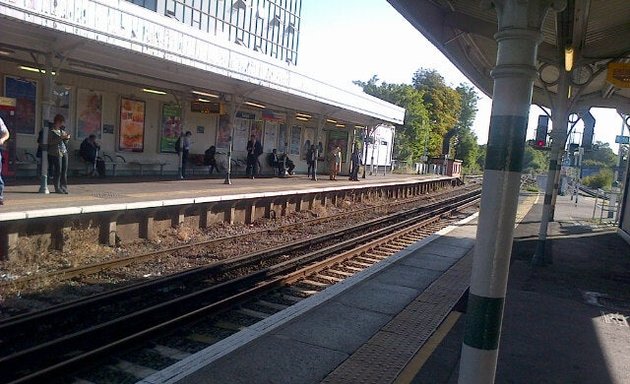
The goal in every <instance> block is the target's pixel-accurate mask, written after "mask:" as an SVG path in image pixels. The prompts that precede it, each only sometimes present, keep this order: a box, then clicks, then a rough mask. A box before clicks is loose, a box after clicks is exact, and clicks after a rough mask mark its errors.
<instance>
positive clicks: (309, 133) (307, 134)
mask: <svg viewBox="0 0 630 384" xmlns="http://www.w3.org/2000/svg"><path fill="white" fill-rule="evenodd" d="M311 145H315V146H317V143H316V142H315V129H313V128H304V145H302V160H307V158H306V154H307V153H308V150H309V149H310V148H311Z"/></svg>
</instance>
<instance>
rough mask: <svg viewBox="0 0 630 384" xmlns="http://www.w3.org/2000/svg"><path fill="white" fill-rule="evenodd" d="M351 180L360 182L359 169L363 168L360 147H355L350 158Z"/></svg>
mask: <svg viewBox="0 0 630 384" xmlns="http://www.w3.org/2000/svg"><path fill="white" fill-rule="evenodd" d="M350 161H351V163H352V164H351V167H350V180H352V181H359V167H360V166H361V156H360V155H359V147H358V146H355V147H354V151H352V156H351V158H350Z"/></svg>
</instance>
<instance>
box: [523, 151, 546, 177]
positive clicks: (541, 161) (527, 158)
mask: <svg viewBox="0 0 630 384" xmlns="http://www.w3.org/2000/svg"><path fill="white" fill-rule="evenodd" d="M547 164H549V152H546V151H541V150H538V149H534V148H532V147H530V146H529V145H526V146H525V153H524V154H523V173H542V172H545V171H546V170H547Z"/></svg>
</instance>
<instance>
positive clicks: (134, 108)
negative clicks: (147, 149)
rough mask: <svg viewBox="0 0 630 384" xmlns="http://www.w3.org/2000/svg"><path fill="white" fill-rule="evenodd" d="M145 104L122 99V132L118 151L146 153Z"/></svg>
mask: <svg viewBox="0 0 630 384" xmlns="http://www.w3.org/2000/svg"><path fill="white" fill-rule="evenodd" d="M144 120H145V102H144V101H142V100H132V99H127V98H124V97H123V98H121V99H120V131H119V133H118V149H119V150H121V151H131V152H142V151H144Z"/></svg>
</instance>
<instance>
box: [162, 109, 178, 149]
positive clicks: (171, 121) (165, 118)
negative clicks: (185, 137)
mask: <svg viewBox="0 0 630 384" xmlns="http://www.w3.org/2000/svg"><path fill="white" fill-rule="evenodd" d="M181 133H182V108H181V107H180V106H178V105H174V104H164V105H162V126H161V128H160V152H163V153H164V152H165V153H177V151H176V150H175V142H176V141H177V139H178V138H179V135H180V134H181Z"/></svg>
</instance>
